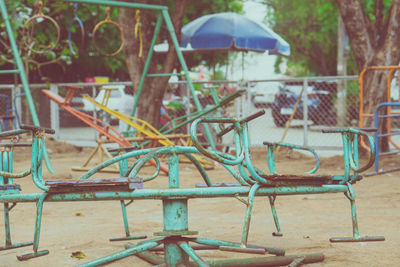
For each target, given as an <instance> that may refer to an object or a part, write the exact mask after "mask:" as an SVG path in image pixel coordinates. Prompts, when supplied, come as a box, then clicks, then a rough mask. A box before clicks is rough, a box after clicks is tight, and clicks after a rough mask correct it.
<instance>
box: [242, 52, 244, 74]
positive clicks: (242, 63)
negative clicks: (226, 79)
mask: <svg viewBox="0 0 400 267" xmlns="http://www.w3.org/2000/svg"><path fill="white" fill-rule="evenodd" d="M242 80H244V52H243V51H242Z"/></svg>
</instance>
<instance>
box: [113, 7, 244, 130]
mask: <svg viewBox="0 0 400 267" xmlns="http://www.w3.org/2000/svg"><path fill="white" fill-rule="evenodd" d="M135 2H137V1H135ZM139 2H142V3H149V1H144V0H142V1H139ZM151 4H161V5H167V6H168V7H169V9H170V11H169V13H170V15H171V20H172V23H173V25H174V28H175V33H176V35H177V37H178V40H180V29H181V28H182V26H183V24H184V22H189V21H191V20H193V19H194V18H197V17H199V16H201V15H204V14H209V13H216V12H222V11H229V10H238V9H240V8H241V4H240V1H227V0H221V1H211V0H202V1H188V0H181V1H172V0H169V1H159V0H158V1H156V0H154V1H151ZM155 15H156V14H155V13H154V12H152V11H144V10H141V11H140V23H141V34H142V35H141V36H138V37H135V27H133V26H132V25H135V24H136V21H137V19H138V17H137V13H136V10H132V9H131V8H120V12H119V22H120V24H121V25H122V27H123V29H124V33H125V35H126V44H125V47H124V54H125V60H126V64H127V67H128V70H129V75H130V79H131V80H132V83H133V86H134V88H135V89H137V87H138V85H139V81H140V77H141V75H142V70H143V67H144V63H145V60H146V57H147V54H148V51H149V48H150V42H151V39H152V37H153V32H154V24H155V21H156V16H155ZM161 33H162V34H161V35H160V38H159V40H158V42H163V41H164V40H167V41H168V42H169V44H170V45H169V47H170V49H169V51H168V52H167V53H166V54H163V55H155V54H153V59H152V64H151V65H150V68H149V70H148V73H171V72H172V71H173V70H174V68H177V67H178V66H177V57H176V52H175V50H174V48H173V45H172V42H171V40H170V39H169V36H168V34H167V33H168V32H167V30H166V28H165V24H164V27H163V28H162V29H161ZM140 38H141V39H142V42H140ZM141 46H142V48H141ZM140 49H142V53H143V54H142V56H139V51H140ZM178 69H179V68H178ZM168 79H169V77H157V78H148V79H146V82H145V85H144V87H143V88H144V90H143V93H142V95H141V97H140V101H139V104H138V113H137V116H138V117H139V118H141V119H143V120H146V121H147V122H149V123H150V124H152V125H155V126H159V117H160V107H161V104H162V99H163V96H164V92H165V90H166V88H167V83H168Z"/></svg>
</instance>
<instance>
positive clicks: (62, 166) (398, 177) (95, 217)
mask: <svg viewBox="0 0 400 267" xmlns="http://www.w3.org/2000/svg"><path fill="white" fill-rule="evenodd" d="M48 147H49V152H50V156H51V161H52V164H53V167H54V168H55V169H56V171H57V173H56V174H52V175H50V174H48V172H47V171H45V178H46V179H71V178H75V177H79V176H80V175H81V174H82V173H78V172H72V171H71V167H72V166H81V165H82V163H83V162H84V161H85V160H86V158H87V156H88V154H89V152H90V150H88V149H83V150H79V149H77V148H75V147H73V146H70V145H66V144H63V143H55V142H49V145H48ZM281 154H282V155H280V156H279V159H278V164H279V165H278V167H279V168H278V171H280V172H281V173H291V174H299V173H301V172H303V171H307V170H310V169H311V168H312V164H313V160H312V159H311V158H308V157H305V156H304V155H300V154H291V155H287V154H286V152H282V153H281ZM29 156H30V153H29V150H24V149H22V150H21V149H20V150H18V151H16V152H15V161H16V163H15V167H14V169H15V171H18V170H22V169H24V167H26V166H27V165H28V164H29ZM253 160H254V161H255V162H256V165H257V166H258V167H259V168H260V169H265V168H266V167H265V164H264V162H265V157H264V156H263V154H262V153H261V152H260V151H257V153H255V154H254V155H253ZM399 162H400V158H399V157H397V156H394V157H392V158H390V159H386V160H385V161H384V165H383V168H385V169H387V168H393V167H395V166H398V164H399ZM342 166H343V162H342V158H341V157H340V156H335V157H331V158H322V160H321V167H320V171H319V172H318V173H322V174H323V173H328V174H334V173H336V174H341V173H342V169H343V168H342ZM151 170H152V168H151V167H150V166H149V167H146V168H145V170H144V173H143V175H144V174H146V172H147V173H151ZM210 176H211V178H212V179H213V181H214V182H222V181H224V182H234V180H233V178H232V177H231V176H230V175H229V174H228V173H227V172H226V171H225V170H224V169H223V168H221V166H218V165H217V166H216V167H215V169H214V170H211V171H210ZM96 177H99V178H100V177H103V178H104V177H117V174H110V173H108V174H106V173H102V174H99V175H98V176H96ZM180 183H181V187H193V186H194V185H195V184H196V183H202V181H201V179H200V175H198V174H197V172H196V170H195V168H194V167H193V166H191V165H189V164H182V165H181V167H180ZM19 184H21V187H22V189H23V190H22V192H23V193H26V192H36V191H37V189H36V188H35V187H34V185H33V184H32V181H31V180H30V179H29V178H27V179H22V180H19ZM166 186H167V177H166V176H165V175H162V176H160V177H158V178H157V179H155V180H154V181H151V182H149V183H146V184H145V188H163V187H166ZM354 188H355V193H356V200H357V202H356V203H357V211H358V219H359V230H360V235H362V236H365V235H368V236H373V235H379V236H385V237H386V240H385V241H383V242H363V243H330V242H329V238H330V237H342V236H351V235H352V227H351V214H350V205H349V201H348V200H347V198H346V197H345V196H344V195H343V194H342V193H335V194H323V195H299V196H282V197H278V198H277V201H276V207H277V212H278V216H279V219H280V224H281V228H282V232H283V237H273V236H272V235H271V233H272V232H273V231H274V230H275V227H274V223H273V219H272V216H271V211H270V208H269V203H268V200H267V198H266V197H258V198H256V201H255V207H254V210H253V216H252V222H251V228H250V235H249V243H251V244H256V245H262V246H268V247H277V248H282V249H285V250H286V254H287V255H290V254H300V253H317V252H321V253H323V254H324V255H325V260H324V261H323V262H321V263H316V264H312V265H311V264H310V266H399V262H400V174H399V173H390V174H386V175H380V176H371V177H364V179H363V180H362V181H360V182H358V183H357V184H356V185H355V186H354ZM161 204H162V203H161V201H159V200H138V201H135V202H134V203H133V204H132V205H130V206H129V207H128V218H129V222H130V230H131V232H132V233H133V234H138V235H139V234H140V235H142V234H146V235H148V238H151V237H152V236H153V233H154V232H158V231H162V205H161ZM244 212H245V206H244V204H243V203H241V202H239V201H238V200H236V199H233V198H214V199H193V200H190V201H189V230H193V231H198V232H199V236H200V237H209V238H215V239H221V240H226V241H234V242H240V239H241V233H242V226H243V218H244ZM34 219H35V204H32V203H22V204H18V205H17V206H16V207H15V208H14V209H13V210H12V212H11V233H12V240H13V242H14V243H17V242H22V241H29V240H32V238H33V229H34ZM0 224H4V221H3V220H1V222H0ZM0 227H2V228H3V226H0ZM3 229H4V228H3ZM123 235H124V228H123V222H122V216H121V209H120V203H119V201H104V202H103V201H99V202H67V203H50V202H48V203H47V202H46V203H45V205H44V211H43V220H42V231H41V233H40V245H39V248H40V249H48V250H50V254H49V255H47V256H43V257H39V258H35V259H31V260H29V261H26V262H19V261H18V260H17V259H16V256H17V255H21V254H25V253H29V252H31V251H32V247H25V248H19V249H13V250H6V251H0V266H74V265H77V264H82V263H84V262H87V261H90V260H94V259H96V258H99V257H102V256H105V255H108V254H110V253H112V252H116V251H119V250H122V249H123V247H124V246H123V244H124V242H109V241H108V239H109V238H110V237H122V236H123ZM0 238H1V239H2V240H4V232H2V233H0ZM133 242H135V241H133ZM75 252H82V253H83V254H84V255H85V258H84V259H78V258H76V257H72V254H73V253H75ZM199 254H200V255H201V256H202V257H204V258H205V259H224V258H225V259H227V258H238V257H248V256H247V255H242V254H240V255H239V254H238V253H232V252H224V253H222V252H215V251H200V252H199ZM255 257H256V256H255ZM107 266H150V265H149V264H148V263H145V262H143V261H142V260H140V259H139V258H137V257H135V256H131V257H128V258H125V259H123V260H120V261H117V262H114V263H112V264H109V265H107Z"/></svg>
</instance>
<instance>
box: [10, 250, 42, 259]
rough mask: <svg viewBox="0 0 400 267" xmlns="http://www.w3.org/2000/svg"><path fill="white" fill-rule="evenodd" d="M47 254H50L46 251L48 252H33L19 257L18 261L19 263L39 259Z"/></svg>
mask: <svg viewBox="0 0 400 267" xmlns="http://www.w3.org/2000/svg"><path fill="white" fill-rule="evenodd" d="M47 254H49V251H48V250H47V249H46V250H41V251H38V252H33V253H28V254H24V255H20V256H17V259H18V260H19V261H26V260H29V259H33V258H37V257H40V256H45V255H47Z"/></svg>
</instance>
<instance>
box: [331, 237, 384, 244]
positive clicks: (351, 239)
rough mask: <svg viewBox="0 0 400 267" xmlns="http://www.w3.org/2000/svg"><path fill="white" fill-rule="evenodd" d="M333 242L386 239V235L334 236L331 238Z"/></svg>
mask: <svg viewBox="0 0 400 267" xmlns="http://www.w3.org/2000/svg"><path fill="white" fill-rule="evenodd" d="M329 241H330V242H332V243H340V242H373V241H385V237H384V236H361V237H332V238H330V239H329Z"/></svg>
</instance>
